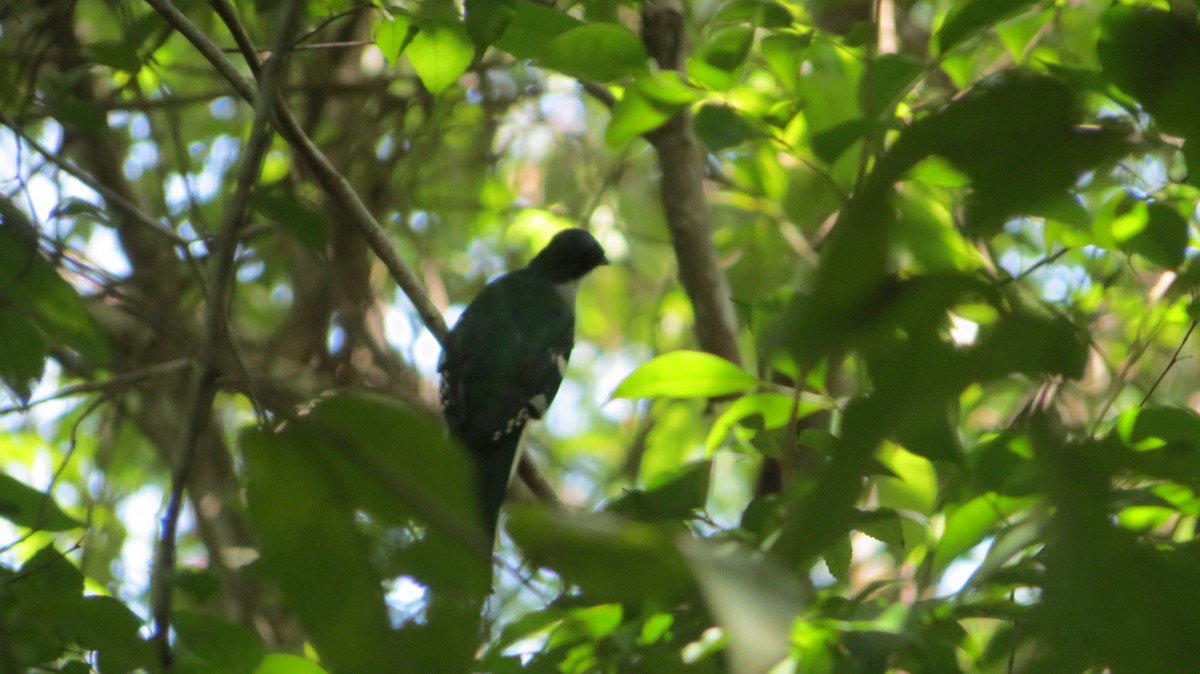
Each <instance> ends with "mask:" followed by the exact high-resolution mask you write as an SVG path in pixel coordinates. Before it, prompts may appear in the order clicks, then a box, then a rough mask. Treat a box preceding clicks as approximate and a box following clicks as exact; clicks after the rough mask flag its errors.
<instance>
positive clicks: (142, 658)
mask: <svg viewBox="0 0 1200 674" xmlns="http://www.w3.org/2000/svg"><path fill="white" fill-rule="evenodd" d="M72 623H73V628H74V629H75V633H76V639H77V640H78V643H79V645H80V646H82V647H83V648H86V649H87V650H91V651H96V662H97V665H98V667H97V669H99V671H100V672H102V674H124V673H125V672H133V671H135V670H139V669H147V670H149V669H152V668H153V667H154V666H155V665H156V664H157V659H156V658H155V652H154V648H153V647H152V646H151V645H150V643H149V642H147V641H145V640H144V639H142V638H141V636H140V635H139V634H138V631H139V630H140V629H141V627H142V621H141V619H140V618H138V617H137V614H135V613H134V612H133V611H132V610H130V608H129V607H128V606H126V605H125V604H124V603H122V602H121V601H120V600H118V599H115V598H113V597H102V596H91V597H84V598H83V601H82V602H80V604H79V607H78V609H77V610H76V613H75V616H74V619H73V621H72Z"/></svg>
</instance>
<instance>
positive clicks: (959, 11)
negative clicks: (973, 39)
mask: <svg viewBox="0 0 1200 674" xmlns="http://www.w3.org/2000/svg"><path fill="white" fill-rule="evenodd" d="M1035 4H1037V3H1036V2H1035V0H966V2H960V3H957V4H955V5H954V6H953V8H952V9H951V10H950V13H949V14H948V15H947V16H946V20H945V21H944V22H942V25H941V27H940V28H938V31H937V35H936V37H935V40H936V43H937V49H938V52H939V53H942V54H945V53H946V52H948V51H950V50H951V49H953V48H954V47H956V46H958V45H959V44H960V43H961V42H962V41H963V40H965V39H967V38H968V37H970V36H971V35H972V34H973V33H975V32H977V31H980V30H983V29H985V28H988V27H990V26H993V25H995V24H996V23H998V22H1000V21H1003V20H1004V19H1007V18H1009V17H1011V16H1015V15H1016V14H1017V13H1019V12H1023V11H1025V10H1026V9H1028V8H1029V7H1031V6H1033V5H1035Z"/></svg>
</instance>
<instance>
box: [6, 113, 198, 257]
mask: <svg viewBox="0 0 1200 674" xmlns="http://www.w3.org/2000/svg"><path fill="white" fill-rule="evenodd" d="M0 124H3V125H4V126H7V127H8V128H9V129H11V130H12V132H13V133H14V134H16V135H17V137H19V138H20V139H21V140H22V141H24V142H25V143H26V144H27V145H29V147H32V148H33V149H34V150H36V151H37V152H38V153H39V154H41V155H42V156H44V157H45V158H46V159H48V160H50V162H51V163H52V164H54V165H55V166H57V167H58V168H60V169H62V170H63V171H66V172H67V173H69V174H70V175H72V176H74V177H75V178H76V179H77V180H79V182H81V183H83V184H84V185H87V186H88V187H90V188H91V189H93V190H95V191H96V193H97V194H99V195H100V196H102V197H104V201H105V202H107V203H108V204H110V205H111V206H112V207H113V208H116V209H117V210H119V211H121V212H123V213H124V214H125V215H127V216H129V217H131V218H133V220H134V221H135V222H137V223H138V224H139V225H143V226H144V227H146V228H147V229H149V230H150V231H152V232H154V233H155V234H158V235H160V236H163V237H165V238H166V239H167V240H169V241H170V242H171V243H173V244H175V245H176V246H180V247H182V248H183V249H184V250H185V251H186V250H187V246H188V241H187V240H186V239H184V238H183V237H181V236H179V235H178V234H176V233H175V232H173V231H171V230H170V229H167V228H166V227H163V226H162V225H161V224H159V223H158V222H156V221H155V220H154V218H151V217H150V216H149V215H146V214H145V213H143V212H142V211H141V210H139V209H138V207H137V206H135V205H133V204H132V203H130V202H129V201H128V200H126V199H125V197H122V196H121V195H120V194H117V193H116V192H114V191H113V190H111V189H109V188H108V187H106V186H105V185H104V184H102V183H101V182H100V181H99V180H96V179H95V178H93V177H92V176H91V174H89V173H88V172H87V171H84V170H83V169H81V168H79V167H77V166H75V165H74V164H72V163H71V162H69V161H67V160H65V159H63V158H62V157H61V156H60V154H59V153H57V152H54V151H52V150H50V149H49V148H47V147H45V146H44V145H42V144H41V143H39V142H37V140H35V139H34V138H33V137H31V136H30V135H29V134H27V133H25V130H24V129H22V128H21V127H19V126H18V125H17V124H16V123H15V122H14V121H13V120H12V119H10V118H9V117H8V115H6V114H4V112H3V111H0Z"/></svg>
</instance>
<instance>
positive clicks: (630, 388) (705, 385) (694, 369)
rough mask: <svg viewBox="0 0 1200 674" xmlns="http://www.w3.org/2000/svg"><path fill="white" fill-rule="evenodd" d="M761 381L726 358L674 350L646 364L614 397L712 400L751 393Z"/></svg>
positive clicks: (617, 389)
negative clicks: (749, 391)
mask: <svg viewBox="0 0 1200 674" xmlns="http://www.w3.org/2000/svg"><path fill="white" fill-rule="evenodd" d="M756 386H758V378H757V377H755V376H754V375H752V374H750V373H749V372H746V371H745V370H743V369H742V368H740V367H738V366H736V365H734V364H733V363H730V362H729V361H727V360H725V359H724V358H720V357H719V356H714V355H712V354H709V353H703V352H700V351H674V352H672V353H667V354H663V355H661V356H658V357H657V358H655V359H653V360H651V361H650V362H648V363H644V364H643V365H641V366H640V367H638V368H637V369H636V370H634V371H633V372H632V373H631V374H630V375H629V376H628V377H626V378H625V380H624V381H622V382H621V383H620V384H618V385H617V388H616V390H615V391H613V393H612V397H613V398H712V397H715V396H723V395H729V394H731V393H740V392H742V391H748V390H750V389H752V388H754V387H756Z"/></svg>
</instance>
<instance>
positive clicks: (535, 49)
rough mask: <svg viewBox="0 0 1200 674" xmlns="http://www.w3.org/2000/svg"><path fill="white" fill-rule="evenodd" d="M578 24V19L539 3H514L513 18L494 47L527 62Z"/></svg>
mask: <svg viewBox="0 0 1200 674" xmlns="http://www.w3.org/2000/svg"><path fill="white" fill-rule="evenodd" d="M582 25H583V22H582V21H580V20H579V19H576V18H575V17H573V16H571V15H570V14H567V13H566V12H561V11H559V10H557V9H555V8H553V7H549V6H547V5H545V4H543V3H540V2H533V1H532V0H516V2H515V3H514V5H513V16H512V18H511V19H510V20H509V22H508V26H507V28H506V29H505V31H504V34H503V35H501V36H500V38H499V39H498V40H496V42H495V45H496V46H497V47H499V48H500V49H503V50H504V51H506V52H508V53H510V54H512V55H513V56H516V57H517V58H522V59H531V58H535V57H537V56H538V54H540V53H541V51H542V47H543V46H544V45H545V44H546V43H547V42H549V41H550V40H551V39H553V38H554V37H555V36H557V35H560V34H562V33H565V32H567V31H568V30H571V29H572V28H576V27H579V26H582Z"/></svg>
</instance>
